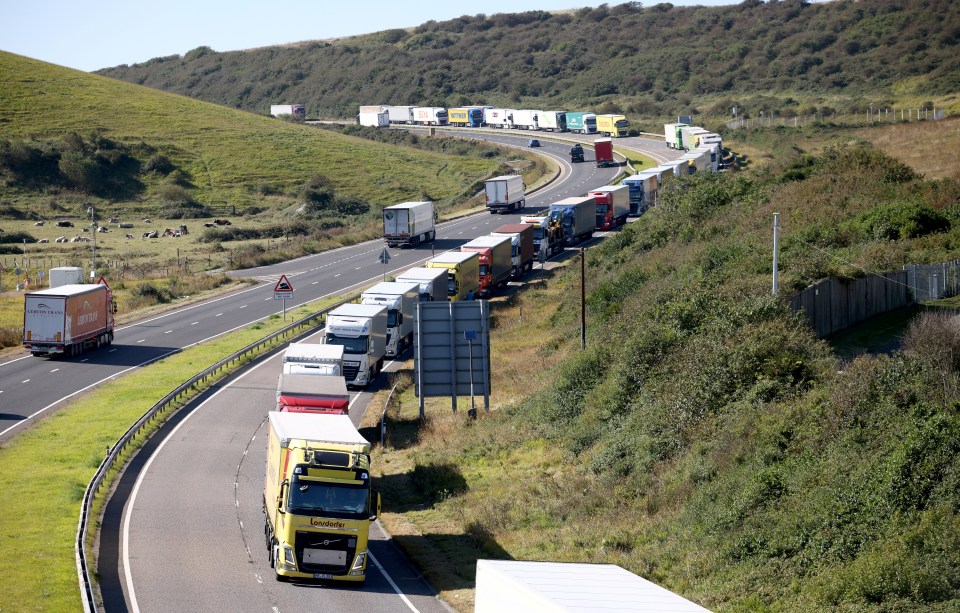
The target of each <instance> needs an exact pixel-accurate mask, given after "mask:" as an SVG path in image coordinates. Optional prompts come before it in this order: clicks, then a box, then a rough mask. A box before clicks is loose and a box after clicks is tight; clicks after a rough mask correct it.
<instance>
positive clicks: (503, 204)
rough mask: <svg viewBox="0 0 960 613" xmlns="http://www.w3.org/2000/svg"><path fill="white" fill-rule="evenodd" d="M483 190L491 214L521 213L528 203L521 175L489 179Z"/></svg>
mask: <svg viewBox="0 0 960 613" xmlns="http://www.w3.org/2000/svg"><path fill="white" fill-rule="evenodd" d="M483 189H484V192H485V193H486V197H487V210H488V211H490V212H491V213H509V212H510V211H519V210H520V209H522V208H523V207H524V205H525V204H526V202H527V201H526V195H525V194H524V185H523V177H522V176H521V175H502V176H499V177H493V178H492V179H487V180H486V181H485V182H484V184H483Z"/></svg>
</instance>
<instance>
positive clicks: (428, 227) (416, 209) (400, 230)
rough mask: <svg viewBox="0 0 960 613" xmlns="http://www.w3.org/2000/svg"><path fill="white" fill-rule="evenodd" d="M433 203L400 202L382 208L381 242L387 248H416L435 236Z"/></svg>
mask: <svg viewBox="0 0 960 613" xmlns="http://www.w3.org/2000/svg"><path fill="white" fill-rule="evenodd" d="M435 224H436V214H435V213H434V211H433V203H432V202H429V201H426V202H401V203H400V204H395V205H393V206H387V207H384V208H383V241H384V242H385V243H387V246H388V247H416V246H417V245H419V244H420V243H429V242H430V241H432V240H433V239H434V238H436V236H437V228H436V225H435Z"/></svg>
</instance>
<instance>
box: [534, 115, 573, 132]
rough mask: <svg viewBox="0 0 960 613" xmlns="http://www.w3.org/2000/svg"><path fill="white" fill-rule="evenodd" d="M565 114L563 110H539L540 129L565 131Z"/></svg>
mask: <svg viewBox="0 0 960 613" xmlns="http://www.w3.org/2000/svg"><path fill="white" fill-rule="evenodd" d="M566 115H567V114H566V113H565V112H564V111H539V112H538V116H539V117H540V122H539V123H540V129H541V130H547V131H548V132H566V131H567V116H566Z"/></svg>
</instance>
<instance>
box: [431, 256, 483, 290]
mask: <svg viewBox="0 0 960 613" xmlns="http://www.w3.org/2000/svg"><path fill="white" fill-rule="evenodd" d="M427 268H446V269H447V296H448V297H449V298H450V300H451V301H456V300H473V299H474V297H475V296H476V294H477V292H478V291H479V290H480V256H479V255H478V254H477V253H475V252H474V253H464V252H458V251H448V252H446V253H441V254H439V255H437V256H436V257H434V258H432V259H430V260H427Z"/></svg>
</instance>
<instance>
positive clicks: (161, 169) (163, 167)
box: [143, 153, 177, 176]
mask: <svg viewBox="0 0 960 613" xmlns="http://www.w3.org/2000/svg"><path fill="white" fill-rule="evenodd" d="M176 168H177V167H176V166H174V164H173V162H171V161H170V158H168V157H167V156H165V155H163V154H162V153H158V154H156V155H154V156H153V157H151V158H150V159H149V160H147V163H146V164H144V166H143V169H144V170H145V171H147V172H152V173H155V174H158V175H163V176H167V175H168V174H170V173H171V172H173V171H174V170H176Z"/></svg>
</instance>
